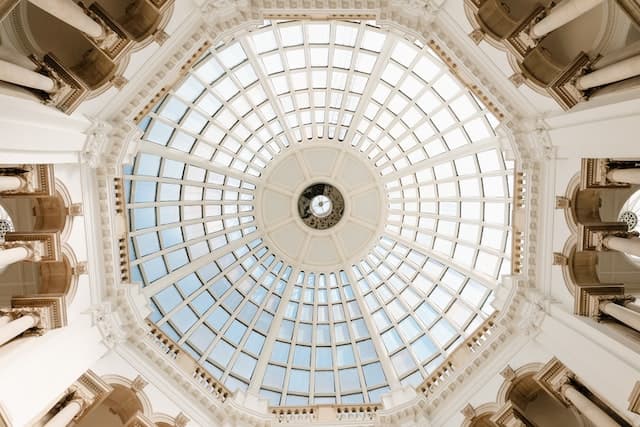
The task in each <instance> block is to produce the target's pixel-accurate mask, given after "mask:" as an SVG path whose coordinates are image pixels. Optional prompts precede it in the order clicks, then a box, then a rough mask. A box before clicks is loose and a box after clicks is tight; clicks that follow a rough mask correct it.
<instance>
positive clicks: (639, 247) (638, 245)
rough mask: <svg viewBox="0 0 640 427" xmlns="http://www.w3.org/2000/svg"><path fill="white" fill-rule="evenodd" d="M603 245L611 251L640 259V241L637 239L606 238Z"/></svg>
mask: <svg viewBox="0 0 640 427" xmlns="http://www.w3.org/2000/svg"><path fill="white" fill-rule="evenodd" d="M602 244H603V245H604V246H605V247H607V248H609V249H613V250H616V251H619V252H624V253H626V254H629V255H635V256H638V257H640V239H639V238H637V237H629V238H624V237H617V236H604V237H603V238H602Z"/></svg>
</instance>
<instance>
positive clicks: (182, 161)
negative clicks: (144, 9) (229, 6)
mask: <svg viewBox="0 0 640 427" xmlns="http://www.w3.org/2000/svg"><path fill="white" fill-rule="evenodd" d="M497 124H498V122H497V120H496V119H495V117H494V116H493V115H492V114H491V113H490V112H489V111H488V110H487V109H486V107H485V106H484V105H483V104H482V103H481V102H480V101H479V100H478V99H477V98H476V97H475V96H474V95H473V94H472V93H471V92H470V91H469V90H468V89H467V88H466V87H465V86H464V85H463V84H462V83H460V81H459V80H458V79H457V78H456V76H455V75H454V74H452V73H451V71H450V69H449V68H448V67H447V66H446V64H444V63H443V62H442V61H441V60H440V59H439V57H438V56H437V55H435V54H434V52H433V51H431V49H430V48H429V47H428V46H425V45H424V44H422V43H420V42H419V41H412V40H410V39H407V38H406V37H404V35H403V34H400V33H395V32H391V31H388V30H383V29H380V28H378V27H375V26H372V25H370V24H369V23H365V22H362V23H357V22H343V21H331V22H317V21H313V22H299V21H288V22H266V23H265V25H264V26H261V27H260V28H256V29H253V30H248V31H247V30H243V31H242V32H241V33H239V34H236V35H235V37H234V38H233V39H232V40H230V41H228V42H227V43H221V44H219V45H217V46H216V47H215V48H211V49H209V51H208V52H207V53H206V54H205V55H203V57H202V58H201V59H200V60H199V61H197V62H196V63H195V65H194V66H193V67H192V69H191V70H190V71H189V72H188V73H187V74H186V75H185V76H184V78H183V79H182V80H181V81H180V82H179V83H178V84H176V85H175V87H173V88H171V89H170V90H169V93H168V94H167V95H166V97H165V98H164V99H163V100H161V101H160V102H159V103H158V105H157V106H155V108H154V109H153V110H152V111H151V112H150V113H149V114H148V115H147V116H146V118H144V119H143V120H142V122H141V123H140V128H141V129H142V130H143V132H144V135H143V137H142V141H141V143H140V144H139V152H138V154H137V155H136V157H135V162H134V164H133V166H132V167H129V168H127V169H126V170H125V176H126V183H127V200H128V205H127V207H128V214H129V220H130V224H129V235H130V239H131V240H130V243H131V244H130V248H131V269H132V274H133V276H134V281H137V282H140V283H141V284H142V286H143V288H144V292H145V294H146V295H147V296H148V297H149V298H150V302H151V305H152V308H153V313H152V315H151V320H152V321H153V322H154V323H156V324H157V325H158V326H159V327H160V328H161V329H162V330H163V331H164V332H165V334H167V335H168V336H169V337H171V338H172V339H173V340H174V341H176V342H177V343H178V344H179V345H180V346H181V347H182V348H183V349H184V350H185V351H187V352H188V353H189V354H191V355H192V356H193V357H194V358H195V359H196V360H197V361H199V363H200V364H201V365H202V366H203V367H204V368H205V369H207V370H208V371H209V372H210V373H211V374H212V375H213V376H214V377H216V378H218V379H219V380H220V381H221V382H222V383H224V384H225V385H226V386H227V387H228V388H229V389H231V390H232V391H233V390H236V389H242V390H249V391H252V392H255V393H258V394H260V395H261V396H262V397H264V398H266V399H268V400H269V401H270V403H271V404H272V405H275V406H277V405H308V404H325V403H366V402H379V401H380V396H381V395H382V394H384V393H386V392H389V391H390V390H392V389H393V388H396V387H399V386H401V385H409V386H413V387H417V386H418V385H419V384H420V383H421V382H422V381H423V380H424V378H426V377H427V376H428V375H429V374H430V373H431V372H433V371H434V370H435V369H437V368H438V366H439V365H440V364H441V363H442V362H443V361H444V360H445V358H446V357H447V356H448V355H449V354H451V352H452V351H453V350H454V349H455V348H456V347H457V346H458V345H459V344H460V343H461V342H462V341H463V340H464V339H465V338H466V337H467V336H469V335H470V334H472V333H473V332H474V331H475V330H476V329H477V328H478V327H479V326H480V325H481V324H482V322H483V321H484V320H485V319H486V318H487V317H488V316H489V315H491V313H492V312H493V310H494V309H493V307H492V306H491V304H490V302H491V300H492V295H493V292H492V290H493V289H494V287H495V286H496V285H497V284H498V282H499V280H500V276H501V275H503V274H509V273H510V247H511V243H510V240H511V227H510V217H511V209H512V185H513V177H512V174H513V164H512V162H510V161H507V160H505V159H504V157H503V155H502V153H501V151H500V148H499V144H498V142H497V138H496V137H495V130H494V128H495V126H497ZM296 173H297V174H298V175H296ZM296 177H298V178H296ZM325 183H327V185H328V187H329V186H335V187H336V191H337V192H338V193H339V194H340V197H341V198H342V197H344V215H342V213H341V214H340V215H335V216H333V215H331V213H332V211H330V210H331V209H334V208H335V205H336V200H338V199H330V198H328V196H326V195H327V194H328V193H322V194H323V195H321V196H319V195H318V194H320V193H318V194H315V193H314V194H313V196H314V197H316V198H314V197H310V198H309V201H310V202H309V203H310V205H309V209H310V210H311V212H312V213H314V212H315V216H316V217H317V218H316V219H323V218H324V219H326V218H334V219H333V220H332V221H333V222H332V223H331V226H330V227H325V228H322V227H314V226H311V225H309V223H305V222H304V221H303V220H301V218H299V216H300V212H299V209H298V201H299V199H300V196H301V194H302V191H303V190H304V189H305V188H310V186H312V185H316V186H317V185H319V184H323V185H325ZM328 187H327V188H328ZM317 197H324V199H321V198H317ZM325 199H327V200H325ZM327 201H328V202H329V203H327ZM320 202H322V204H320ZM313 203H316V204H315V205H313ZM327 206H328V208H327ZM340 206H342V201H341V202H340ZM327 209H329V210H327ZM372 210H374V211H375V212H371V211H372ZM349 233H351V234H349ZM296 239H298V240H296ZM296 242H298V243H296ZM296 245H297V246H296Z"/></svg>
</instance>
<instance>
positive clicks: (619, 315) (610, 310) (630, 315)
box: [599, 301, 640, 332]
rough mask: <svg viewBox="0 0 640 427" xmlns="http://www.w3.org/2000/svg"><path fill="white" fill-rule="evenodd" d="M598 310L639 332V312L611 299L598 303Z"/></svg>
mask: <svg viewBox="0 0 640 427" xmlns="http://www.w3.org/2000/svg"><path fill="white" fill-rule="evenodd" d="M599 307H600V311H601V312H603V313H605V314H608V315H609V316H611V317H613V318H614V319H616V320H617V321H619V322H620V323H624V324H625V325H627V326H628V327H630V328H631V329H635V330H636V331H638V332H640V313H638V312H637V311H635V310H632V309H630V308H627V307H625V306H623V305H620V304H616V303H615V302H613V301H603V302H601V303H600V306H599Z"/></svg>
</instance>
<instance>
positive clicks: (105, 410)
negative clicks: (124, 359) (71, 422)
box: [75, 376, 151, 427]
mask: <svg viewBox="0 0 640 427" xmlns="http://www.w3.org/2000/svg"><path fill="white" fill-rule="evenodd" d="M103 379H104V380H105V381H106V382H108V383H109V385H111V387H112V388H113V391H112V392H111V393H110V394H109V396H108V397H107V398H106V399H104V400H103V401H102V402H101V403H100V404H99V405H98V406H96V407H95V408H93V409H92V410H91V412H89V413H88V414H87V415H85V416H84V417H83V418H82V419H81V420H80V421H79V422H78V423H76V424H75V426H76V427H125V426H128V425H130V422H131V421H132V420H134V419H135V420H137V421H140V422H139V424H136V425H151V424H150V421H149V415H150V404H149V401H148V399H147V398H146V396H144V395H143V393H142V392H141V391H136V390H135V389H134V388H132V386H133V382H132V381H129V380H127V379H126V378H123V377H119V376H118V377H111V376H108V377H104V378H103Z"/></svg>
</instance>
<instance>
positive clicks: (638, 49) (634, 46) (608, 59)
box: [591, 40, 640, 70]
mask: <svg viewBox="0 0 640 427" xmlns="http://www.w3.org/2000/svg"><path fill="white" fill-rule="evenodd" d="M636 55H640V40H638V41H635V42H633V43H631V44H628V45H625V46H624V47H622V48H620V49H616V50H614V51H613V52H608V53H606V54H605V55H604V56H603V57H602V58H600V59H598V60H596V62H595V63H594V64H592V66H591V69H592V70H599V69H601V68H604V67H606V66H608V65H611V64H615V63H616V62H620V61H622V60H624V59H627V58H631V57H632V56H636Z"/></svg>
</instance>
